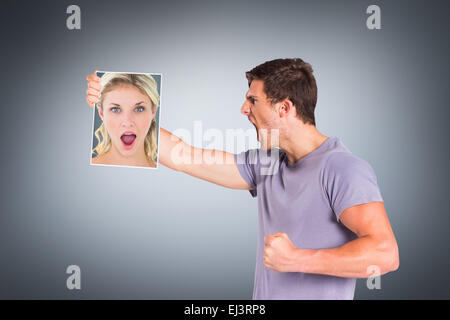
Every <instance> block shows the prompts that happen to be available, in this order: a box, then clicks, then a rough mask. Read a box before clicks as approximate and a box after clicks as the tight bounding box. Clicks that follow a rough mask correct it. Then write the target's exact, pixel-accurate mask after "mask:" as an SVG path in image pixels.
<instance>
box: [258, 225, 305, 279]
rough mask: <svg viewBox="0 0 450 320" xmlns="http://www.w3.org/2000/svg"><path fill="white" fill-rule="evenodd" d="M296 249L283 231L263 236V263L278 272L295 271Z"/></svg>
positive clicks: (296, 268)
mask: <svg viewBox="0 0 450 320" xmlns="http://www.w3.org/2000/svg"><path fill="white" fill-rule="evenodd" d="M297 253H298V250H297V248H296V247H295V246H294V244H293V243H292V242H291V240H290V239H289V237H288V235H287V234H286V233H283V232H278V233H274V234H268V235H266V236H265V237H264V265H265V266H266V267H268V268H271V269H273V270H275V271H279V272H297V271H298V266H297V265H296V256H297Z"/></svg>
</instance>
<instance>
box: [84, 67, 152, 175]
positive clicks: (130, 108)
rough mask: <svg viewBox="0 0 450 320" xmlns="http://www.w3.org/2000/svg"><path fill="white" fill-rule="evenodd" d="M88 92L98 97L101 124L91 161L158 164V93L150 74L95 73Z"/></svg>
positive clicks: (110, 163)
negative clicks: (100, 75)
mask: <svg viewBox="0 0 450 320" xmlns="http://www.w3.org/2000/svg"><path fill="white" fill-rule="evenodd" d="M92 83H93V85H92V86H91V87H90V88H89V89H88V95H92V96H95V97H97V98H98V101H97V111H98V115H99V116H100V118H101V119H102V124H101V125H100V127H99V128H98V129H97V130H96V131H95V137H96V138H97V141H98V143H97V145H96V147H95V148H93V150H92V157H93V158H92V160H91V161H92V162H91V163H92V164H106V165H122V166H136V167H153V168H155V167H156V160H155V159H156V155H157V146H158V143H157V123H156V120H155V115H156V111H157V109H158V106H159V93H158V90H157V85H156V81H155V79H153V77H152V76H150V75H147V74H126V73H112V72H107V73H105V74H104V75H103V76H102V77H101V78H100V77H98V76H96V75H95V74H94V75H92Z"/></svg>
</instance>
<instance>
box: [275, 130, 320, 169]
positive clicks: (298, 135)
mask: <svg viewBox="0 0 450 320" xmlns="http://www.w3.org/2000/svg"><path fill="white" fill-rule="evenodd" d="M327 138H328V137H327V136H325V135H323V134H322V133H320V132H319V130H317V128H316V127H315V126H313V125H302V126H300V127H297V126H296V127H294V128H291V129H289V135H287V136H286V137H284V139H283V141H282V144H283V145H280V148H281V149H283V150H284V151H285V152H286V156H287V158H288V160H289V162H290V163H295V162H297V161H298V160H300V159H301V158H303V157H304V156H306V155H308V154H310V153H311V152H313V151H314V150H316V149H317V148H319V147H320V146H321V145H322V144H323V143H324V142H325V140H327Z"/></svg>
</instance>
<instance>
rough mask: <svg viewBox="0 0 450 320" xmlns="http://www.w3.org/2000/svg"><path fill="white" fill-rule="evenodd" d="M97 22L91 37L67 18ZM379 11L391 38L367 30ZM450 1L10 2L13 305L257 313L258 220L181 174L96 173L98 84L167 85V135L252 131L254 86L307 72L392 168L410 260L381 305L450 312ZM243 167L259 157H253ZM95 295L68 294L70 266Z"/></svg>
mask: <svg viewBox="0 0 450 320" xmlns="http://www.w3.org/2000/svg"><path fill="white" fill-rule="evenodd" d="M74 3H76V4H78V5H80V7H81V14H82V22H81V26H82V29H81V30H77V31H70V30H67V28H66V17H67V15H66V8H67V6H68V5H70V4H74ZM370 4H378V5H380V7H381V10H382V29H381V30H377V31H371V30H368V29H367V28H366V25H365V20H366V17H367V14H366V13H365V10H366V8H367V7H368V5H370ZM449 10H450V3H449V2H448V1H314V2H313V1H308V2H306V1H295V2H294V1H293V2H286V3H282V2H281V1H276V2H262V1H258V2H243V1H236V2H232V1H221V2H218V1H203V2H193V1H190V2H189V3H185V4H177V3H175V2H171V1H166V2H165V3H164V4H163V3H160V2H157V3H156V4H150V2H148V1H128V2H124V1H76V2H72V1H54V2H49V1H39V2H38V1H36V2H32V1H29V2H24V1H11V0H10V1H2V2H1V10H0V12H1V13H0V24H1V25H0V26H1V28H0V30H1V31H0V32H1V48H2V49H1V71H2V77H1V80H0V81H1V90H2V97H1V98H2V109H1V111H2V125H1V126H0V132H1V134H2V137H3V138H2V139H1V149H2V158H1V166H0V168H1V169H0V170H1V173H2V182H3V183H2V187H1V188H2V190H1V201H0V205H1V215H0V253H1V260H0V261H1V264H0V298H10V299H17V298H32V299H43V298H50V299H80V298H81V299H87V298H94V299H97V298H104V299H110V298H112V299H115V298H123V299H131V298H138V299H251V294H252V290H253V275H254V265H255V257H256V236H257V203H256V200H255V199H253V198H251V196H250V194H249V193H248V192H247V191H235V190H228V189H225V188H222V187H219V186H216V185H213V184H210V183H208V182H204V181H201V180H197V179H194V178H192V177H190V176H187V175H184V174H181V173H178V172H175V171H171V170H169V169H167V168H166V167H164V166H159V169H158V170H145V169H137V168H116V167H102V166H90V165H89V160H90V147H91V137H92V131H91V126H92V109H90V108H89V107H88V105H87V104H86V102H85V98H86V81H85V79H86V76H87V74H88V73H92V72H93V71H94V69H96V68H97V69H99V70H126V71H130V72H147V71H149V72H155V73H162V75H163V85H162V99H161V108H162V112H161V119H160V121H161V127H163V128H166V129H169V130H175V129H177V128H186V129H189V130H192V128H193V121H195V120H202V121H203V125H204V128H205V129H206V128H219V129H221V130H225V129H227V128H244V129H247V128H250V127H252V126H251V124H250V123H248V120H247V118H246V117H244V116H242V115H241V114H240V113H239V109H240V106H241V104H242V102H243V98H244V94H245V91H246V90H247V82H246V79H245V76H244V72H245V71H247V70H249V69H251V68H252V67H254V66H255V65H257V64H259V63H262V62H264V61H266V60H270V59H274V58H279V57H301V58H303V59H305V60H306V61H308V62H310V63H311V64H312V66H313V68H314V69H315V75H316V78H317V83H318V88H319V89H318V90H319V91H318V92H319V98H318V105H317V111H316V118H317V124H318V128H319V130H321V131H322V132H323V133H324V134H326V135H336V136H338V137H340V138H341V139H342V140H343V142H344V144H346V145H347V146H348V147H349V148H350V150H352V151H353V152H354V153H355V154H357V155H359V156H360V157H362V158H364V159H366V160H367V161H368V162H369V163H370V164H371V165H372V166H373V167H374V169H375V171H376V173H377V177H378V181H379V185H380V188H381V192H382V195H383V197H384V199H385V205H386V208H387V211H388V215H389V218H390V221H391V224H392V227H393V229H394V232H395V235H396V237H397V240H398V244H399V248H400V269H399V270H398V271H397V272H395V273H392V274H388V275H385V276H382V281H381V285H382V289H381V290H368V289H367V288H366V286H365V280H358V283H357V289H356V293H355V298H356V299H381V298H383V299H394V298H398V299H408V298H417V299H419V298H423V299H429V298H450V289H449V288H450V275H449V273H448V270H449V269H450V258H449V254H448V252H449V249H448V247H449V244H450V240H449V235H448V231H447V230H448V228H449V226H450V223H449V222H450V217H449V208H448V198H449V197H448V194H447V193H448V192H449V178H450V177H449V169H448V166H447V164H448V155H449V151H448V131H447V122H448V119H449V110H448V107H449V103H448V102H449V99H448V98H449V90H448V85H449V81H448V80H449V59H448V57H449V56H450V52H449V51H450V50H449V24H448V21H447V19H448V12H450V11H449ZM239 151H242V150H239ZM70 264H76V265H79V266H80V267H81V272H82V289H81V290H80V291H76V290H74V291H69V290H68V289H66V278H67V276H68V275H67V274H66V273H65V270H66V267H67V266H68V265H70Z"/></svg>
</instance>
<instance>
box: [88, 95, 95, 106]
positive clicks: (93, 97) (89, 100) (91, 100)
mask: <svg viewBox="0 0 450 320" xmlns="http://www.w3.org/2000/svg"><path fill="white" fill-rule="evenodd" d="M86 101H87V102H88V104H89V105H90V106H91V107H93V106H94V104H95V103H96V102H97V101H98V98H97V97H96V96H92V95H88V96H87V97H86Z"/></svg>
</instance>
